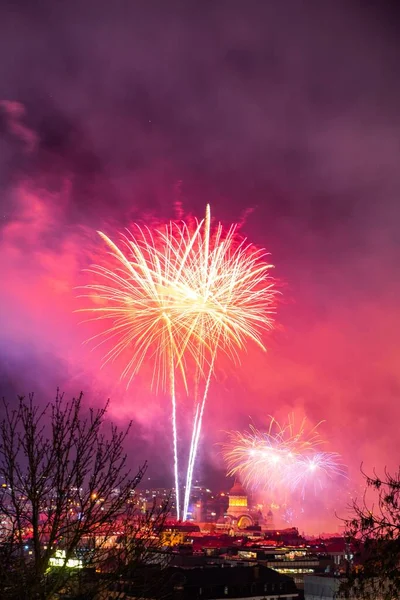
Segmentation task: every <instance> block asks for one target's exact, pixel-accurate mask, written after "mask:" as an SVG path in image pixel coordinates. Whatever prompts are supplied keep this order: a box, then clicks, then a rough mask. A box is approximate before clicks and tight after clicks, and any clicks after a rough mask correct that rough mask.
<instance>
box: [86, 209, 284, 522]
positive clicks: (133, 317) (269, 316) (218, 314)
mask: <svg viewBox="0 0 400 600" xmlns="http://www.w3.org/2000/svg"><path fill="white" fill-rule="evenodd" d="M210 220H211V218H210V208H209V206H207V209H206V216H205V218H204V219H203V220H202V221H200V222H195V223H194V224H193V225H188V224H186V223H185V222H182V221H181V222H171V223H169V224H167V225H166V226H165V228H164V229H155V230H151V229H149V228H141V227H139V226H138V225H136V226H134V229H133V231H132V232H127V233H126V235H124V236H122V238H121V243H120V245H119V246H117V245H116V244H115V243H114V242H113V241H111V239H110V238H108V237H107V236H106V235H104V234H103V233H101V232H99V234H100V236H101V237H102V239H103V240H104V242H105V243H106V245H107V246H108V251H109V252H108V253H109V255H110V257H111V258H110V260H111V262H112V266H102V265H92V266H91V268H90V269H88V271H90V272H91V273H92V274H93V275H94V276H95V282H94V283H91V284H88V285H87V286H85V288H84V289H85V291H86V293H85V294H84V297H89V298H91V299H92V300H93V301H94V302H95V304H96V306H92V307H89V308H83V309H81V310H82V311H84V312H89V313H90V316H89V319H88V320H95V321H101V323H104V325H105V327H104V329H102V331H101V333H99V334H97V335H95V336H93V337H92V338H90V340H88V341H89V342H93V341H97V344H96V346H95V347H97V346H100V345H103V344H106V346H109V349H108V350H107V352H106V354H105V356H104V364H105V363H108V362H110V361H113V360H115V359H116V358H117V357H120V356H122V357H126V356H127V357H128V358H127V359H126V361H125V363H124V365H125V366H124V368H123V370H122V372H121V377H122V378H126V380H127V385H129V384H130V383H131V381H132V379H133V377H134V376H135V375H136V374H137V372H138V371H139V369H140V368H141V365H142V364H143V362H144V361H146V362H148V361H151V362H152V364H153V367H154V368H153V377H152V382H151V383H152V386H154V387H155V388H156V389H158V388H160V387H161V388H162V389H164V390H166V391H168V393H169V395H170V397H171V404H172V430H173V447H174V475H175V492H176V509H177V517H178V519H179V518H180V517H183V519H186V517H187V512H188V507H189V498H190V490H191V485H192V479H193V471H194V466H195V461H196V456H197V451H198V445H199V440H200V433H201V426H202V420H203V414H204V408H205V404H206V400H207V396H208V391H209V387H210V383H211V378H212V376H213V374H214V371H215V366H216V360H217V355H218V353H220V352H223V353H225V354H226V355H227V356H228V357H230V358H231V359H232V360H234V361H238V359H239V353H240V352H241V351H242V350H244V349H245V347H246V344H247V342H249V341H251V342H254V343H255V344H256V345H257V346H258V347H259V348H261V349H262V350H265V347H264V344H263V341H262V336H263V334H264V333H265V331H267V330H270V329H271V328H272V327H273V315H274V312H275V299H276V290H275V286H274V281H273V280H272V278H271V277H270V269H271V268H272V265H270V264H269V263H268V262H267V261H266V260H265V259H266V256H267V254H266V252H265V251H264V250H263V249H257V248H254V246H252V245H251V244H249V243H248V242H247V241H246V239H244V238H241V237H240V236H239V235H238V233H237V226H236V225H232V226H231V227H230V228H229V229H228V230H227V231H225V232H224V230H223V228H222V226H221V224H218V225H217V227H216V228H215V230H214V231H211V228H210ZM107 324H108V325H107ZM177 377H179V379H180V381H182V383H183V387H184V389H185V391H186V393H187V394H189V395H191V396H192V397H193V399H194V420H193V428H192V435H191V444H190V449H189V455H188V464H187V471H186V482H185V483H186V485H185V497H184V501H183V510H182V511H181V503H180V497H179V487H180V477H179V465H178V434H177V401H176V385H177Z"/></svg>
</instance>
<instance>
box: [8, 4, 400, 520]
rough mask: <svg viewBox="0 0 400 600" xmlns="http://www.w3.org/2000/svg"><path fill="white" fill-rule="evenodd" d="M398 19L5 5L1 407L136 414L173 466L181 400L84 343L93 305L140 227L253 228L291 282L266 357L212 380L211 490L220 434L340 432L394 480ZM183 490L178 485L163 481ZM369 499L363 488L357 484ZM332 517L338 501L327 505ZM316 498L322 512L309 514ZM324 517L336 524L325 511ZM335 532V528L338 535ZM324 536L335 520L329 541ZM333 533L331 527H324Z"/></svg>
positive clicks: (310, 9)
mask: <svg viewBox="0 0 400 600" xmlns="http://www.w3.org/2000/svg"><path fill="white" fill-rule="evenodd" d="M391 11H393V9H390V8H389V6H385V5H384V3H381V5H380V8H377V7H375V8H373V7H366V6H364V5H362V6H361V4H360V5H359V6H358V4H357V3H354V4H352V5H350V3H346V2H324V3H320V2H312V1H305V2H302V3H297V2H286V3H284V4H282V3H279V2H262V1H251V2H247V3H246V5H244V4H243V3H241V2H235V1H232V0H231V1H229V2H228V1H227V2H224V1H222V2H218V3H201V4H199V3H196V2H185V3H183V2H168V3H167V2H151V3H145V2H143V3H141V2H135V3H128V2H123V1H117V2H114V3H113V5H112V7H111V5H110V4H109V3H107V2H102V1H100V2H85V3H74V2H69V3H54V2H46V1H44V2H41V3H39V4H37V3H35V7H33V6H32V5H31V4H30V3H25V2H17V3H12V4H11V3H3V4H2V6H1V8H0V55H1V56H2V57H3V58H2V60H1V61H0V82H1V84H0V192H1V193H0V210H1V212H0V219H1V221H0V222H1V230H0V253H1V266H0V281H1V295H0V315H1V323H2V324H1V338H0V360H1V363H0V364H1V367H0V375H1V384H2V385H1V387H2V393H3V394H4V395H6V396H7V397H9V398H11V397H15V394H16V393H27V392H28V391H31V390H35V391H36V392H37V393H38V394H39V395H40V396H41V397H43V398H44V399H46V400H47V399H48V398H49V395H51V394H52V391H53V390H54V388H55V387H56V386H57V385H60V387H61V388H63V389H65V390H66V392H67V393H78V392H79V391H80V389H83V390H84V391H85V392H86V396H85V398H86V401H87V402H88V404H90V403H92V404H93V403H99V402H104V401H105V399H106V398H107V397H110V398H111V416H112V417H113V418H114V419H116V420H119V421H120V422H121V423H124V422H126V420H127V419H129V418H133V419H134V421H135V424H136V433H137V435H136V436H134V437H133V439H132V447H131V448H130V453H131V456H132V464H133V466H136V465H137V464H138V463H139V462H140V461H141V460H143V459H144V458H148V459H149V461H150V465H151V476H153V472H154V476H155V477H158V476H159V475H161V474H162V473H165V472H168V471H169V470H171V464H170V462H169V461H168V453H169V443H170V442H169V422H168V419H169V416H168V415H169V404H168V400H167V399H164V398H162V397H160V396H158V397H156V396H155V395H154V394H152V393H151V391H150V390H149V389H148V385H147V381H146V378H145V376H143V377H138V379H137V381H136V383H135V385H134V386H132V388H131V389H130V390H128V391H126V390H125V387H124V385H123V384H121V383H120V382H119V380H118V373H117V372H116V370H115V369H114V370H113V368H112V367H108V368H105V369H103V370H99V365H100V362H101V355H100V354H99V353H96V352H95V351H91V349H90V348H89V347H88V346H85V345H83V341H84V340H85V339H86V337H88V334H89V333H90V326H89V325H88V324H86V325H85V324H82V325H81V324H80V321H81V320H82V319H81V317H80V316H79V315H78V314H77V313H75V312H74V311H75V310H76V309H77V308H79V299H77V290H76V288H77V287H78V286H79V285H82V284H84V283H85V274H84V272H83V269H84V268H85V267H87V266H88V265H89V264H90V263H91V261H93V259H94V257H97V256H98V255H99V253H100V254H101V252H102V251H103V249H102V248H101V242H100V240H99V239H98V238H97V235H96V230H97V229H101V230H103V231H105V232H106V233H108V234H109V235H111V236H115V234H116V232H118V231H120V230H122V229H123V228H124V227H126V226H129V224H130V223H132V222H133V221H136V220H139V221H141V222H148V221H149V220H154V219H158V220H160V221H162V220H164V219H170V218H174V217H175V216H177V215H179V213H181V214H186V213H191V214H196V215H197V216H199V217H201V216H202V214H203V212H204V207H205V204H206V203H207V202H210V203H211V206H212V210H213V214H214V216H215V218H216V219H218V220H222V221H223V222H225V223H227V224H229V223H230V222H232V221H240V222H242V225H241V229H242V231H243V233H244V234H245V235H248V236H249V238H250V239H251V240H252V241H254V242H255V243H257V244H259V245H261V246H264V247H266V248H267V249H268V251H270V252H271V254H272V260H273V262H274V264H275V265H276V275H277V277H278V278H279V279H280V280H281V281H282V282H283V284H284V285H283V286H282V301H281V304H280V307H279V314H278V325H279V326H278V328H277V329H276V331H275V332H274V333H273V335H271V336H270V338H269V339H268V340H267V345H268V348H269V351H268V353H267V354H266V355H263V354H262V353H260V352H259V351H258V350H257V349H254V348H252V347H250V348H249V351H248V353H247V354H246V355H244V356H243V359H242V365H241V368H240V369H238V368H229V366H224V367H222V366H221V368H220V369H219V371H218V372H217V380H216V381H214V382H213V384H212V390H211V393H210V401H209V404H208V407H207V412H206V416H205V426H204V439H205V442H204V443H203V450H202V453H201V464H200V465H199V476H201V477H202V478H204V480H207V481H211V482H213V481H214V482H218V484H220V481H221V470H222V469H223V465H222V461H221V458H220V455H219V450H218V445H217V444H218V443H219V442H220V441H221V440H222V437H223V435H224V434H223V431H224V430H226V429H229V428H242V427H246V426H247V424H248V423H249V421H250V419H252V420H253V422H255V423H256V424H257V425H258V426H259V427H261V426H262V423H263V422H266V421H267V415H268V414H272V415H274V416H276V417H278V418H281V419H282V418H283V419H284V418H285V416H286V415H287V413H288V412H294V413H295V414H296V415H299V417H300V416H303V415H306V416H307V417H308V418H309V419H310V420H311V421H312V422H313V423H316V422H318V421H320V420H323V419H325V420H326V423H325V424H324V426H323V433H324V435H326V437H327V439H328V440H329V449H330V450H332V451H337V452H340V453H341V454H342V456H343V460H344V462H346V464H348V466H349V482H351V487H352V489H353V488H354V487H356V485H357V484H358V482H359V465H360V463H361V462H362V461H364V463H365V466H366V468H373V467H376V468H377V469H378V470H380V469H382V468H383V467H384V466H385V465H387V466H388V467H389V468H390V467H392V468H393V467H394V466H397V464H396V463H397V456H398V455H397V452H398V451H399V448H398V434H397V422H398V419H399V417H400V409H399V401H398V400H399V395H400V378H399V369H398V361H399V350H398V334H399V325H400V314H399V307H398V297H399V285H400V284H399V278H398V277H397V271H398V263H399V250H400V248H399V244H400V241H399V240H400V238H399V235H398V222H399V216H400V215H399V208H398V207H399V204H398V197H399V191H400V171H399V168H398V165H399V159H400V156H399V145H398V140H399V133H400V131H399V129H400V123H399V116H398V106H399V100H400V89H399V87H400V84H399V80H398V77H397V70H398V64H399V43H398V40H397V35H396V31H395V30H394V28H393V26H392V23H393V22H395V20H396V19H395V18H394V17H395V15H394V13H393V12H391ZM166 483H167V482H166ZM349 485H350V484H349ZM318 501H319V500H318ZM310 502H311V501H310ZM321 510H322V509H321ZM324 518H325V517H324ZM321 522H322V521H320V523H321ZM325 522H326V523H327V525H326V526H327V527H328V526H331V525H332V527H334V526H335V524H334V519H330V517H329V518H328V517H326V520H325Z"/></svg>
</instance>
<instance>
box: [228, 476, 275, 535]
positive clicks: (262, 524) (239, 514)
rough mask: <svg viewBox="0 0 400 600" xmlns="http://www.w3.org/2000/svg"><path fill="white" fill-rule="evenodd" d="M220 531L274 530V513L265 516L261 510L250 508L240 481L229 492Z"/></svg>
mask: <svg viewBox="0 0 400 600" xmlns="http://www.w3.org/2000/svg"><path fill="white" fill-rule="evenodd" d="M217 528H218V529H220V530H229V531H230V532H231V533H234V532H236V531H245V530H251V529H252V528H254V529H253V531H257V528H258V530H259V531H260V532H263V531H267V530H270V529H274V521H273V514H272V511H271V510H269V511H268V513H267V515H266V516H264V515H263V514H262V512H261V511H260V510H259V509H255V508H252V507H249V506H248V496H247V493H246V492H245V490H244V489H243V487H242V486H241V484H240V483H239V481H235V483H234V485H233V487H232V488H231V490H230V491H229V504H228V508H227V511H226V513H225V514H224V516H223V517H221V518H220V519H219V520H218V522H217Z"/></svg>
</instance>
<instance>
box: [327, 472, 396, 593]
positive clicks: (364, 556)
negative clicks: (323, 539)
mask: <svg viewBox="0 0 400 600" xmlns="http://www.w3.org/2000/svg"><path fill="white" fill-rule="evenodd" d="M362 474H363V476H364V478H365V481H366V491H365V493H364V497H363V500H362V501H361V502H358V501H357V500H356V501H354V502H353V505H352V509H353V516H352V518H351V519H348V520H345V526H346V536H347V537H348V539H349V542H351V543H352V544H353V546H354V548H355V553H356V557H357V558H358V559H359V561H357V562H358V564H355V562H353V561H350V562H349V567H348V573H347V577H346V581H345V582H343V583H342V585H341V586H340V590H339V595H340V597H342V598H360V599H371V600H395V599H397V598H400V570H399V568H400V470H399V471H397V473H395V474H394V475H392V474H391V473H389V472H388V471H387V470H386V469H385V472H384V477H378V476H377V474H376V473H375V472H374V474H373V476H372V477H371V476H369V475H367V474H366V473H365V472H364V471H362ZM370 492H372V497H373V498H372V500H368V496H369V495H370Z"/></svg>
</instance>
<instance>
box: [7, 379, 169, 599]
mask: <svg viewBox="0 0 400 600" xmlns="http://www.w3.org/2000/svg"><path fill="white" fill-rule="evenodd" d="M3 404H4V418H3V420H2V421H1V423H0V477H1V488H0V519H1V522H2V523H1V525H2V527H1V533H0V597H1V598H2V599H11V598H12V599H14V598H18V599H20V600H31V599H33V598H35V599H36V598H37V599H40V600H49V599H52V598H56V597H57V598H58V597H62V596H60V594H61V595H62V594H64V596H65V597H69V598H75V597H76V598H77V597H82V598H83V597H84V598H92V597H93V598H94V597H95V596H96V594H98V593H99V589H100V588H101V587H102V586H103V587H104V586H107V585H109V583H110V581H112V579H113V578H116V577H119V578H120V577H121V576H124V574H129V573H130V574H131V573H132V569H134V568H135V566H137V565H138V564H139V563H143V562H145V561H146V560H148V558H149V556H150V553H151V551H152V550H153V549H154V548H157V547H158V546H159V541H158V539H159V537H158V534H159V531H160V529H161V528H162V526H163V523H164V520H165V517H166V515H167V512H168V506H167V503H166V504H165V506H162V507H161V508H156V507H155V506H154V507H153V509H152V510H150V511H148V512H144V513H143V511H141V510H140V507H139V506H138V497H137V494H136V492H135V490H136V488H137V486H138V484H139V483H140V481H141V480H142V478H143V475H144V473H145V471H146V464H144V465H143V466H141V467H140V468H139V469H138V471H137V473H135V474H134V475H132V474H131V471H130V469H129V468H128V467H127V455H126V453H125V451H124V442H125V439H126V437H127V435H128V433H129V431H130V430H131V425H130V424H129V425H128V427H127V428H126V429H125V430H119V429H118V428H117V427H116V426H115V425H113V424H111V425H109V427H108V428H107V427H106V423H105V415H106V411H107V407H108V403H107V404H106V405H105V406H104V407H103V408H100V409H96V410H93V409H90V410H89V412H88V413H86V415H85V414H84V410H83V407H82V394H81V395H80V396H79V397H78V398H73V399H72V400H70V401H66V400H64V398H63V395H62V394H59V392H58V391H57V396H56V398H55V401H54V402H53V403H50V404H48V405H46V406H45V407H44V408H40V407H39V405H38V404H37V403H36V402H35V399H34V396H33V394H31V395H29V397H28V398H24V397H19V402H18V405H17V407H16V408H12V407H11V406H10V405H9V404H8V403H7V402H5V401H3Z"/></svg>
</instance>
